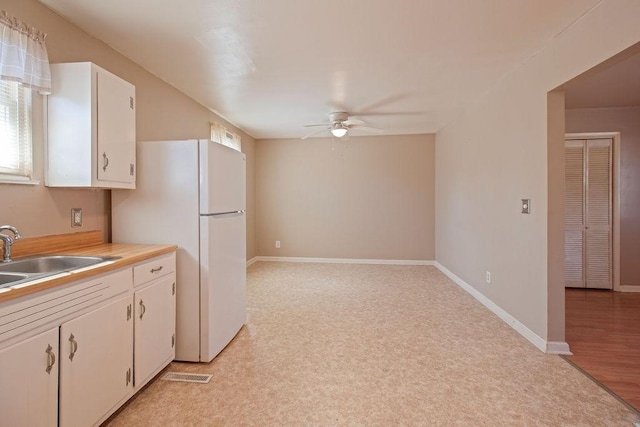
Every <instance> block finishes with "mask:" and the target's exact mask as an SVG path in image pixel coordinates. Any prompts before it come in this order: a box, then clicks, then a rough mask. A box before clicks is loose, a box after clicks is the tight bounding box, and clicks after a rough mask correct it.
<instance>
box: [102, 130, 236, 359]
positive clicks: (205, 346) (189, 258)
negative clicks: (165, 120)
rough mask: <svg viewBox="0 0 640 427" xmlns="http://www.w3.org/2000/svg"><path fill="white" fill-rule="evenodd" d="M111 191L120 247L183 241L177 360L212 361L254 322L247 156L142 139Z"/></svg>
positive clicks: (205, 144)
mask: <svg viewBox="0 0 640 427" xmlns="http://www.w3.org/2000/svg"><path fill="white" fill-rule="evenodd" d="M136 150H137V151H136V162H137V168H138V171H137V179H136V189H135V190H113V191H112V193H111V213H112V229H111V231H112V240H113V242H114V243H158V244H176V245H178V252H177V257H176V258H177V283H176V289H177V292H176V297H177V303H176V304H177V307H176V316H177V318H176V360H183V361H190V362H209V361H211V360H212V359H213V358H214V357H215V356H216V355H217V354H218V353H220V351H222V349H224V347H225V346H226V345H227V344H228V343H229V342H230V341H231V340H232V339H233V338H234V337H235V335H236V334H237V333H238V331H239V330H240V328H242V325H243V324H245V323H246V317H247V315H246V221H245V220H246V215H245V206H246V196H245V193H246V174H245V170H246V159H245V155H244V154H243V153H240V152H238V151H236V150H233V149H231V148H229V147H226V146H223V145H220V144H217V143H215V142H211V141H207V140H200V141H198V140H188V141H149V142H138V143H137V149H136Z"/></svg>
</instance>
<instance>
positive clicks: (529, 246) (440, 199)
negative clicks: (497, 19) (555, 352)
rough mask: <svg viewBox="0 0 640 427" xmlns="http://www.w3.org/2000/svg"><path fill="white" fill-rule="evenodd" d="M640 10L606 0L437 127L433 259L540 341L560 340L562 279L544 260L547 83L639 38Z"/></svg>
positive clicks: (629, 2) (627, 0)
mask: <svg viewBox="0 0 640 427" xmlns="http://www.w3.org/2000/svg"><path fill="white" fill-rule="evenodd" d="M638 16H640V2H638V1H635V0H605V1H603V2H602V3H600V4H599V5H598V6H596V7H595V8H594V9H592V10H591V11H590V12H589V13H588V14H586V15H585V16H583V17H582V18H581V19H580V20H579V21H578V22H576V23H575V24H574V25H573V26H571V27H569V28H568V29H567V30H566V31H565V32H563V33H561V34H559V35H558V36H556V37H555V38H554V39H553V40H552V41H551V42H550V44H549V46H547V48H545V49H544V50H542V51H541V52H539V53H538V54H536V55H535V56H534V57H532V58H530V59H528V60H527V61H526V62H525V63H524V64H523V65H522V66H520V67H518V68H517V69H515V70H514V71H513V72H512V73H510V74H509V75H507V76H505V77H504V78H503V79H502V80H501V81H500V82H499V83H498V84H497V85H496V86H495V87H494V88H493V89H492V90H490V91H489V92H488V93H487V94H485V96H484V97H483V98H482V99H480V100H479V101H478V102H476V103H474V104H472V105H469V107H468V109H467V111H466V112H465V113H464V114H462V115H461V116H460V117H458V118H457V119H456V120H454V121H453V122H452V123H450V124H449V125H448V126H446V127H445V128H444V129H443V130H441V131H440V132H438V134H437V135H436V259H437V261H438V262H440V263H441V264H443V265H444V266H445V267H447V268H448V269H449V270H451V271H452V272H453V273H454V274H456V275H457V276H459V277H460V278H462V279H463V280H464V281H466V282H467V283H469V284H470V285H471V286H473V287H474V288H476V289H477V290H478V291H479V292H481V293H482V294H484V295H485V296H486V297H488V298H489V299H491V300H492V301H493V302H494V303H495V304H497V305H498V306H500V307H501V308H502V309H504V310H505V311H506V312H507V313H509V314H510V315H511V316H513V317H514V318H515V319H516V320H517V321H519V322H520V323H521V324H523V325H524V327H526V328H528V329H529V330H530V331H531V332H533V333H534V334H535V335H537V336H538V337H539V338H541V339H542V340H560V338H559V337H558V335H557V333H556V329H555V325H552V324H549V323H548V322H547V318H548V316H549V319H551V321H552V322H554V321H558V319H559V318H560V316H556V313H548V310H557V309H558V307H550V306H549V305H548V301H547V296H548V293H549V289H548V283H550V284H551V286H552V287H554V288H553V289H552V290H551V293H553V292H555V291H556V289H555V287H557V286H559V285H561V284H562V278H557V277H554V275H557V274H558V271H559V269H558V268H554V269H552V270H549V271H548V269H547V261H548V260H547V254H548V251H549V248H548V237H547V232H548V229H547V210H548V209H550V210H551V211H553V212H561V209H560V208H559V207H558V206H549V205H548V202H551V203H557V198H553V199H551V200H549V201H548V200H547V197H548V186H551V185H553V182H548V178H549V176H548V158H547V137H548V135H547V92H549V91H550V90H552V89H554V88H556V87H557V86H559V85H561V84H562V83H564V82H566V81H568V80H569V79H571V78H573V77H575V76H577V75H578V74H580V73H582V72H584V71H586V70H588V69H589V68H591V67H593V66H595V65H596V64H598V63H600V62H602V61H604V60H606V59H607V58H609V57H611V56H613V55H615V54H616V53H618V52H620V51H622V50H623V49H625V48H627V47H629V46H631V45H632V44H634V43H636V42H638V41H639V40H640V26H638V25H637V17H638ZM551 177H552V179H554V180H558V174H552V175H551ZM556 184H558V185H562V183H561V180H560V181H556ZM521 198H531V199H532V204H531V209H532V213H531V214H530V215H523V214H521V213H520V199H521ZM555 244H556V245H557V242H556V243H555ZM552 249H553V250H556V249H557V248H555V247H553V248H552ZM486 270H489V271H491V273H492V275H491V279H492V282H491V284H486V283H485V280H484V278H485V271H486ZM548 273H549V277H548V276H547V274H548Z"/></svg>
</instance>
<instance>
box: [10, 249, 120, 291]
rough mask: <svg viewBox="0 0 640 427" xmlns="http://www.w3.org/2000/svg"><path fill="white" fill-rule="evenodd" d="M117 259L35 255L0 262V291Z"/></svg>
mask: <svg viewBox="0 0 640 427" xmlns="http://www.w3.org/2000/svg"><path fill="white" fill-rule="evenodd" d="M118 258H120V257H110V256H106V257H98V256H75V255H36V256H30V257H27V258H21V259H17V260H15V261H9V262H3V263H2V262H0V289H1V288H6V287H10V286H15V285H19V284H22V283H25V282H29V281H31V280H36V279H41V278H44V277H47V276H53V275H55V274H60V273H64V272H70V271H73V270H78V269H81V268H86V267H90V266H93V265H96V264H101V263H103V262H107V261H113V260H115V259H118Z"/></svg>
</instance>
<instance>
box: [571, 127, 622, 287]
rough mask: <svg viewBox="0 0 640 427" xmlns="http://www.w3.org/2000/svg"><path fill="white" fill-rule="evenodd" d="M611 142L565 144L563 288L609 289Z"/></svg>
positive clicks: (603, 140) (608, 140)
mask: <svg viewBox="0 0 640 427" xmlns="http://www.w3.org/2000/svg"><path fill="white" fill-rule="evenodd" d="M611 165H612V140H611V139H588V140H569V141H567V142H566V145H565V286H569V287H586V288H599V289H611V288H612V280H611V276H612V275H611V265H612V246H611V230H612V227H611V209H612V206H611V200H612V171H611Z"/></svg>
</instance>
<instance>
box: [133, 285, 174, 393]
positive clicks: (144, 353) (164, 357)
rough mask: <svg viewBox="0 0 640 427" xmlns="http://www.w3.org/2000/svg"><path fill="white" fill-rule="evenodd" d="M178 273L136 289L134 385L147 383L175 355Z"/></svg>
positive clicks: (137, 386) (138, 385) (140, 385)
mask: <svg viewBox="0 0 640 427" xmlns="http://www.w3.org/2000/svg"><path fill="white" fill-rule="evenodd" d="M175 294H176V281H175V274H170V275H169V276H167V277H165V278H162V279H158V280H156V281H154V282H152V284H150V285H149V286H147V287H145V288H143V289H140V290H136V292H135V294H134V309H135V310H134V311H135V325H134V328H135V354H134V385H135V387H136V388H140V387H142V386H143V385H144V384H146V383H147V382H148V381H149V380H150V379H151V378H152V377H153V375H155V374H156V373H158V371H160V370H161V369H162V368H163V367H164V366H166V364H167V363H168V362H170V361H172V360H173V358H174V357H175V319H176V297H175Z"/></svg>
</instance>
